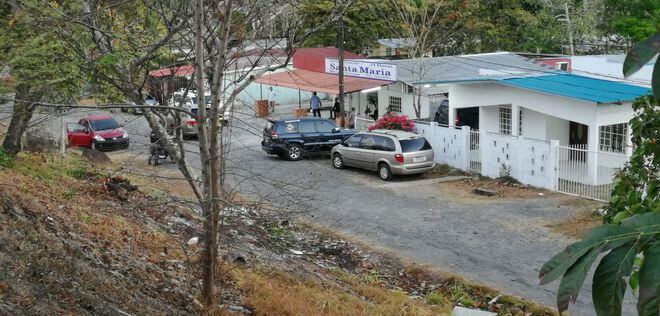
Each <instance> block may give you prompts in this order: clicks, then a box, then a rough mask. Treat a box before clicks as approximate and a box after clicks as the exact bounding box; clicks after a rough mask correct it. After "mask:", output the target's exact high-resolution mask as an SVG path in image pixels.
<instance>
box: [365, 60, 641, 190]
mask: <svg viewBox="0 0 660 316" xmlns="http://www.w3.org/2000/svg"><path fill="white" fill-rule="evenodd" d="M391 63H393V64H396V65H397V67H398V76H397V79H398V80H397V81H396V82H395V83H392V84H390V85H388V86H387V87H386V88H385V87H384V88H382V89H381V90H380V91H379V98H378V100H379V108H381V109H382V110H384V109H386V108H390V109H392V110H394V111H395V112H400V113H403V114H407V115H409V116H414V111H413V110H412V104H413V102H412V100H413V96H414V95H417V94H421V104H422V108H423V109H424V110H423V111H422V113H423V114H426V113H428V114H429V115H430V114H431V113H432V112H433V107H432V104H433V102H432V100H433V98H434V97H433V95H432V93H434V92H435V93H437V92H438V91H446V92H447V93H448V100H449V124H450V125H456V127H458V126H464V128H463V129H457V128H456V127H454V126H450V127H440V126H437V124H430V125H425V124H419V123H418V124H417V126H418V132H420V133H421V134H424V135H425V136H426V137H427V138H429V139H430V140H431V142H432V144H433V147H434V149H435V150H436V152H437V154H436V158H437V159H438V162H442V163H448V164H450V165H453V166H455V167H459V168H463V169H469V170H473V171H477V172H480V173H482V174H483V175H487V176H491V177H498V176H502V175H510V176H513V177H514V178H516V179H518V180H519V181H521V182H523V183H527V184H532V185H536V186H540V187H544V188H548V189H553V190H557V191H561V192H566V193H571V194H578V195H584V196H589V197H592V198H596V199H601V200H604V199H606V198H607V197H608V196H609V192H610V190H611V187H612V180H613V176H614V174H615V173H616V171H617V170H619V169H620V168H621V167H623V165H624V163H625V161H627V159H628V156H629V155H630V153H631V151H632V147H631V144H630V132H631V131H630V128H629V126H628V122H629V121H630V119H631V118H632V117H633V116H634V115H635V114H634V111H633V109H632V102H633V101H634V100H635V99H636V98H638V97H639V96H642V95H647V94H651V90H650V89H648V88H646V87H641V86H636V85H631V84H626V83H621V82H617V81H616V80H605V79H599V78H592V77H585V76H579V75H575V74H571V73H568V72H565V71H561V70H558V69H550V68H548V67H546V66H542V65H538V64H535V63H534V62H532V61H530V60H528V59H526V58H523V57H521V56H518V55H516V54H512V53H493V54H480V55H466V56H452V57H439V58H430V59H423V60H421V61H420V60H400V61H391ZM420 63H423V65H422V67H420V66H419V65H420ZM419 69H421V71H420V70H419ZM649 79H650V78H649ZM427 111H428V112H427ZM382 113H384V112H382ZM422 117H428V116H427V115H422Z"/></svg>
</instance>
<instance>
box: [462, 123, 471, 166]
mask: <svg viewBox="0 0 660 316" xmlns="http://www.w3.org/2000/svg"><path fill="white" fill-rule="evenodd" d="M461 134H463V144H461V146H462V147H463V148H461V155H463V156H462V157H461V165H462V166H463V167H462V168H461V169H462V170H468V168H469V167H470V127H469V126H463V127H461Z"/></svg>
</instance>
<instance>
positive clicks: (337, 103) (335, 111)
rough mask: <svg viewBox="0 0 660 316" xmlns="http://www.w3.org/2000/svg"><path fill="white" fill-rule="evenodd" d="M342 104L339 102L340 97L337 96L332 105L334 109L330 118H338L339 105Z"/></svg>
mask: <svg viewBox="0 0 660 316" xmlns="http://www.w3.org/2000/svg"><path fill="white" fill-rule="evenodd" d="M340 106H341V105H340V104H339V98H335V104H334V105H333V106H332V110H330V119H333V118H334V119H336V118H337V114H339V107H340Z"/></svg>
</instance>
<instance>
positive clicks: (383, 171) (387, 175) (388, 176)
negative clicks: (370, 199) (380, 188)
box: [378, 162, 392, 181]
mask: <svg viewBox="0 0 660 316" xmlns="http://www.w3.org/2000/svg"><path fill="white" fill-rule="evenodd" d="M378 176H380V178H381V179H383V180H385V181H390V180H392V169H390V166H388V165H387V164H386V163H384V162H381V163H379V164H378Z"/></svg>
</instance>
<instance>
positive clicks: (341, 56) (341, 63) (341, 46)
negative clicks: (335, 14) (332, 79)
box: [338, 14, 346, 127]
mask: <svg viewBox="0 0 660 316" xmlns="http://www.w3.org/2000/svg"><path fill="white" fill-rule="evenodd" d="M338 35H339V43H338V46H339V117H340V118H341V119H340V120H339V121H340V124H341V127H344V126H345V124H344V113H345V112H346V111H345V110H344V15H343V14H342V15H341V16H340V17H339V34H338Z"/></svg>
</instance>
